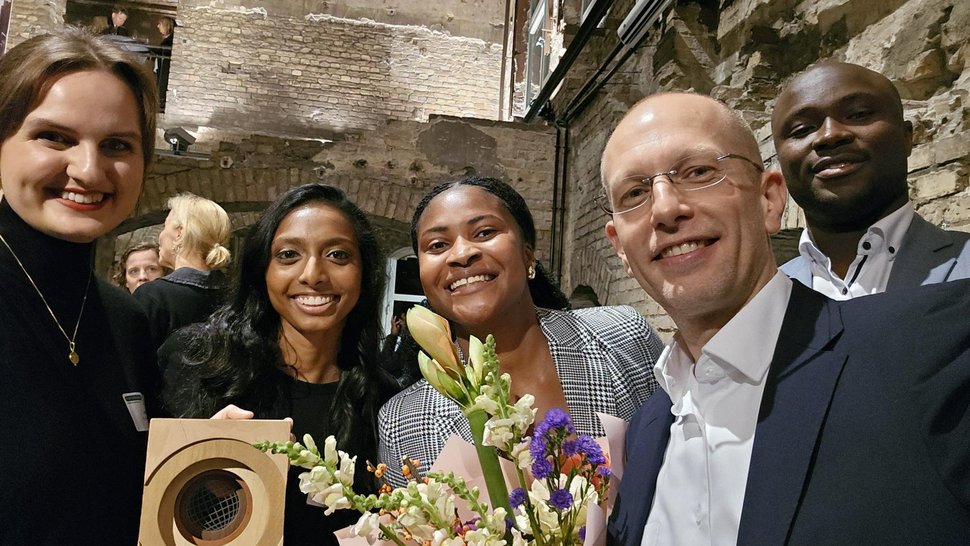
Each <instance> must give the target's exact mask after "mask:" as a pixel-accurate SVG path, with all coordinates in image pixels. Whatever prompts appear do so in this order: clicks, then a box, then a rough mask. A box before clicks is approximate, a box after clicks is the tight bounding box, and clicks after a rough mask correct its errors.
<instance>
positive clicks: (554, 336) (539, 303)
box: [379, 177, 663, 485]
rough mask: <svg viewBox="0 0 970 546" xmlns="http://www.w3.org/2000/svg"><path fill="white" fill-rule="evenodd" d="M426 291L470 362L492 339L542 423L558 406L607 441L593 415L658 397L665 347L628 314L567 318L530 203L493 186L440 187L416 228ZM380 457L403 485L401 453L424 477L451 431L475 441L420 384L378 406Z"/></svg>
mask: <svg viewBox="0 0 970 546" xmlns="http://www.w3.org/2000/svg"><path fill="white" fill-rule="evenodd" d="M411 244H412V246H413V247H414V251H415V253H416V254H417V256H418V269H419V275H420V278H421V286H422V288H423V289H424V294H425V296H426V297H427V299H428V303H429V304H430V307H431V309H432V310H434V311H435V312H437V313H438V314H440V315H442V316H443V317H445V318H446V319H448V320H449V321H450V323H451V327H452V331H453V333H454V334H455V336H456V340H455V341H456V343H457V344H458V348H459V349H460V351H461V352H462V353H463V354H467V350H468V338H469V336H475V337H478V338H479V339H485V337H486V336H487V335H489V334H492V335H493V336H494V337H495V341H496V350H497V352H498V356H499V359H500V361H501V370H502V371H503V372H508V373H509V374H510V375H511V377H512V391H513V392H512V395H513V396H515V397H521V396H522V395H524V394H527V393H528V394H532V395H533V396H535V407H536V408H537V409H538V412H539V415H538V416H537V418H539V419H541V418H542V415H543V414H544V413H545V411H547V410H549V409H551V408H554V407H559V408H562V409H565V410H566V411H568V412H569V414H570V415H571V416H572V419H573V422H574V424H575V426H576V429H577V431H578V432H580V433H583V434H590V435H594V436H601V435H603V434H604V431H603V428H602V426H601V425H600V423H599V421H598V419H597V417H596V413H597V412H602V413H606V414H609V415H615V416H618V417H622V418H624V419H628V418H630V417H631V416H632V415H633V413H634V412H635V411H636V410H637V409H638V408H639V407H640V406H641V405H642V404H643V403H644V402H645V401H646V400H647V398H648V397H649V396H650V394H651V393H652V392H653V391H654V390H655V389H656V387H657V383H656V381H655V380H654V377H653V362H654V361H655V360H656V358H657V357H659V356H660V353H661V351H662V350H663V344H662V343H661V342H660V340H659V338H658V337H657V335H656V334H655V333H654V332H653V330H652V329H651V328H650V326H649V325H647V322H646V321H645V320H644V319H643V317H642V316H640V314H639V313H637V312H636V310H634V309H633V308H631V307H593V308H588V309H581V310H577V311H568V310H566V309H567V307H568V300H567V299H566V297H565V296H564V295H563V294H562V292H561V291H560V290H559V288H558V287H556V285H555V284H554V283H553V282H552V281H551V280H550V279H549V277H548V276H547V275H546V273H545V271H544V269H543V268H542V265H541V264H540V263H539V261H538V260H537V259H536V256H535V248H536V229H535V222H534V221H533V219H532V214H531V213H530V212H529V208H528V206H527V205H526V203H525V200H524V199H523V198H522V196H521V195H519V193H518V192H516V191H515V190H514V189H513V188H512V187H511V186H509V185H508V184H506V183H505V182H502V181H501V180H498V179H495V178H480V177H469V178H464V179H462V180H458V181H455V182H448V183H445V184H441V185H439V186H436V187H435V188H433V189H432V190H431V191H430V192H429V193H428V194H427V195H426V196H425V197H424V199H423V200H422V201H421V202H420V203H419V204H418V207H417V210H416V211H415V213H414V216H413V219H412V221H411ZM379 431H380V434H381V445H380V452H381V460H382V461H383V462H386V463H388V465H389V467H390V469H391V470H392V472H389V473H388V474H386V475H387V476H388V478H389V480H390V481H391V482H392V483H394V484H395V485H400V484H402V483H403V477H402V476H401V475H400V474H399V473H398V472H397V471H396V469H398V468H400V461H401V459H402V457H405V456H406V457H409V458H416V459H418V460H419V461H420V463H421V464H420V467H421V468H420V469H421V470H426V469H427V468H428V467H429V466H430V465H431V464H432V463H434V460H435V458H437V456H438V453H439V452H440V451H441V449H442V448H443V447H444V444H445V442H446V441H447V439H448V437H449V436H450V435H451V434H459V435H461V436H462V437H464V438H465V439H466V440H468V441H471V430H470V428H469V425H468V420H467V419H465V416H464V415H463V414H462V411H461V409H460V408H459V407H458V405H457V404H455V403H454V402H452V401H451V400H449V399H447V398H445V397H444V396H442V395H441V394H440V393H438V392H437V391H436V390H434V388H432V387H431V386H430V385H429V384H428V383H427V382H426V381H424V380H421V381H418V382H417V383H415V384H414V385H412V386H411V387H410V388H408V389H405V390H404V391H403V392H401V393H400V394H398V395H397V396H395V397H394V398H393V399H391V400H390V401H389V402H388V403H387V404H385V405H384V407H383V408H382V409H381V413H380V424H379Z"/></svg>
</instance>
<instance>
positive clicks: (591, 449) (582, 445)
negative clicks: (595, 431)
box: [563, 434, 606, 465]
mask: <svg viewBox="0 0 970 546" xmlns="http://www.w3.org/2000/svg"><path fill="white" fill-rule="evenodd" d="M563 449H564V450H565V449H566V446H565V445H563ZM575 449H576V451H575V452H576V453H582V454H584V455H586V460H587V461H589V464H592V465H599V464H605V463H606V457H604V456H603V450H602V449H601V448H600V445H599V444H597V443H596V440H594V439H592V438H590V437H589V436H587V435H585V434H580V435H579V437H578V438H576V447H575Z"/></svg>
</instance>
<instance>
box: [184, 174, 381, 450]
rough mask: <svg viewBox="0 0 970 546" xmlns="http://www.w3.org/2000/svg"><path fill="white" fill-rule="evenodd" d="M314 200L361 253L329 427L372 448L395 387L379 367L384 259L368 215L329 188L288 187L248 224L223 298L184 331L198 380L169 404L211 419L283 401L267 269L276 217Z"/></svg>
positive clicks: (351, 446) (352, 445) (352, 444)
mask: <svg viewBox="0 0 970 546" xmlns="http://www.w3.org/2000/svg"><path fill="white" fill-rule="evenodd" d="M311 204H324V205H327V206H329V207H333V208H334V209H337V210H338V211H340V212H341V213H342V214H343V215H344V217H346V218H347V220H348V221H349V222H350V223H351V225H352V226H353V229H354V233H355V234H356V236H357V241H358V244H359V245H360V249H359V251H360V256H361V287H360V297H359V299H358V301H357V304H356V305H355V306H354V308H353V309H352V310H351V312H350V314H349V315H348V316H347V322H346V324H345V325H344V329H343V334H342V336H341V343H340V348H339V350H338V354H337V362H338V365H339V367H340V370H341V374H340V382H339V384H338V386H337V392H336V396H335V400H334V402H333V407H332V410H331V412H330V415H329V420H330V430H331V433H332V434H333V435H334V436H336V438H337V443H338V445H340V446H341V449H344V450H347V451H348V452H352V453H361V455H364V454H365V453H367V454H371V453H376V446H377V430H376V429H377V412H378V410H380V407H381V405H382V404H383V403H384V402H385V401H386V400H387V399H388V398H389V397H390V396H391V395H392V394H393V391H394V389H395V387H396V384H395V383H394V381H393V380H392V379H391V378H390V377H389V376H387V375H386V373H385V372H383V370H381V369H380V368H379V366H378V358H379V357H378V350H379V344H380V340H381V329H380V321H379V308H380V301H381V297H382V295H383V293H384V263H383V261H384V258H383V256H382V255H381V252H380V249H379V248H378V245H377V240H376V239H375V237H374V232H373V230H372V229H371V226H370V222H369V221H368V220H367V217H366V216H364V213H363V212H361V210H360V209H359V208H357V206H356V205H354V204H353V203H352V202H351V201H350V200H348V199H347V198H346V197H345V196H344V194H343V192H341V191H340V190H339V189H337V188H334V187H331V186H324V185H322V184H308V185H305V186H300V187H297V188H293V189H291V190H290V191H288V192H286V193H284V194H283V195H282V196H280V197H279V199H277V200H276V202H274V203H273V204H272V205H270V206H269V208H267V209H266V211H264V212H263V214H262V216H260V218H259V220H257V222H256V224H255V225H253V227H252V228H251V230H250V232H249V234H248V236H247V237H246V242H245V244H244V247H243V254H242V260H241V262H240V264H239V268H238V271H237V273H236V278H235V282H234V283H233V285H232V288H231V293H230V296H229V299H228V303H227V304H226V305H225V306H223V307H222V308H221V309H219V310H218V311H217V312H216V313H215V314H214V315H213V316H212V318H210V319H209V321H208V322H206V323H205V324H203V325H198V326H197V327H195V328H193V329H191V330H188V331H186V330H183V331H182V333H183V334H182V335H183V336H184V337H185V338H187V342H186V343H187V344H186V347H187V350H185V351H184V354H183V355H182V357H183V359H184V364H188V365H190V366H191V365H197V366H198V368H197V372H196V373H197V374H198V381H187V382H185V383H192V385H189V386H188V392H176V393H175V394H174V399H175V401H174V402H173V401H171V400H169V401H168V402H169V404H170V406H172V408H171V409H173V410H175V412H176V413H178V414H181V415H183V416H192V417H208V416H210V415H212V414H213V413H215V412H216V411H218V410H219V409H221V408H223V407H224V406H225V405H226V404H229V403H237V402H238V401H245V404H246V405H247V406H248V407H246V409H250V410H253V411H254V412H256V413H257V415H258V414H260V412H267V411H271V409H272V408H274V407H279V404H280V403H281V402H282V403H287V401H288V396H287V393H288V392H289V391H288V390H284V389H288V388H289V386H291V382H289V381H285V377H284V376H282V374H280V373H279V369H280V368H282V367H283V366H285V365H286V364H285V363H284V362H283V355H282V352H281V350H280V347H279V335H280V328H281V322H280V316H279V314H278V313H277V312H276V310H275V309H274V308H273V306H272V304H271V303H270V300H269V294H268V293H267V289H266V270H267V268H268V267H269V263H270V259H271V247H272V243H273V237H274V236H275V235H276V231H277V229H278V228H279V225H280V223H282V222H283V219H284V218H285V217H286V216H287V215H288V214H290V213H291V212H292V211H294V210H295V209H297V208H299V207H303V206H306V205H311ZM193 389H194V390H195V392H192V390H193ZM178 406H181V407H178ZM363 431H370V434H364V433H363ZM318 440H321V441H322V438H320V439H318ZM344 446H346V447H344Z"/></svg>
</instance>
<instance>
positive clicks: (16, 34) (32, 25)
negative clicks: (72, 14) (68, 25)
mask: <svg viewBox="0 0 970 546" xmlns="http://www.w3.org/2000/svg"><path fill="white" fill-rule="evenodd" d="M66 5H67V0H47V1H44V2H39V1H32V0H31V1H28V0H15V1H14V2H13V3H11V4H10V26H9V27H8V32H7V45H6V49H5V51H10V48H12V47H13V46H15V45H17V44H19V43H20V42H22V41H24V40H26V39H27V38H30V37H31V36H36V35H38V34H43V33H45V32H48V31H50V30H51V29H54V28H58V27H60V26H61V25H62V24H64V10H65V6H66Z"/></svg>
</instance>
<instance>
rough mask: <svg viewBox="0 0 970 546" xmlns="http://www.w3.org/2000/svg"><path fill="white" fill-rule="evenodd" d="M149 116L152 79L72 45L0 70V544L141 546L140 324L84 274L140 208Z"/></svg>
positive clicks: (121, 298)
mask: <svg viewBox="0 0 970 546" xmlns="http://www.w3.org/2000/svg"><path fill="white" fill-rule="evenodd" d="M156 109H157V98H156V91H155V86H154V83H153V81H152V76H151V73H150V72H147V71H146V70H145V69H144V68H143V67H142V66H141V65H140V64H138V63H137V62H134V61H133V60H131V59H129V58H128V57H127V56H126V54H125V53H124V52H122V51H120V50H119V49H117V48H115V47H114V46H112V45H111V44H110V42H107V41H105V40H102V39H99V38H95V37H93V36H90V35H87V34H84V33H83V32H81V31H78V30H64V31H61V32H58V33H56V34H53V35H45V36H38V37H35V38H31V39H29V40H27V41H25V42H23V43H21V44H20V45H18V46H17V47H15V48H13V49H11V50H10V51H8V52H7V53H6V55H4V56H3V57H2V58H0V184H2V188H3V202H2V204H0V324H2V327H0V430H2V431H3V436H4V441H3V442H0V544H41V545H46V544H59V545H60V544H134V543H135V542H136V541H137V533H138V514H139V506H140V499H141V481H142V478H143V474H144V457H145V442H146V439H147V432H146V430H147V415H146V408H147V413H149V414H150V413H151V412H152V407H153V403H154V400H153V399H152V395H153V393H154V392H153V391H154V390H155V389H156V388H157V387H156V385H155V383H154V379H153V377H154V376H153V373H152V370H153V369H154V366H153V365H152V364H153V362H152V354H151V352H150V350H149V347H148V345H147V333H146V332H147V321H146V319H145V317H144V315H143V314H142V313H141V311H140V309H139V308H138V307H137V304H136V303H135V302H134V301H133V300H131V299H130V298H129V296H127V295H126V294H125V293H124V292H122V291H121V290H120V289H119V288H117V287H115V286H111V285H109V284H108V283H107V282H105V281H102V280H101V279H99V278H98V277H97V276H96V275H94V273H93V271H92V269H91V262H92V252H93V250H94V245H93V242H94V241H95V239H97V238H98V237H100V236H102V235H104V234H105V233H107V232H108V231H110V230H112V229H114V228H115V227H117V226H118V225H119V224H120V223H121V222H122V220H124V219H125V218H126V217H127V216H128V215H129V214H131V212H132V210H133V209H134V208H135V204H136V202H137V200H138V196H139V194H140V192H141V189H142V184H143V182H144V178H145V169H146V168H147V166H148V164H149V163H150V161H151V158H152V155H153V148H154V137H155V112H156ZM92 112H97V115H92V114H91V113H92Z"/></svg>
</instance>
